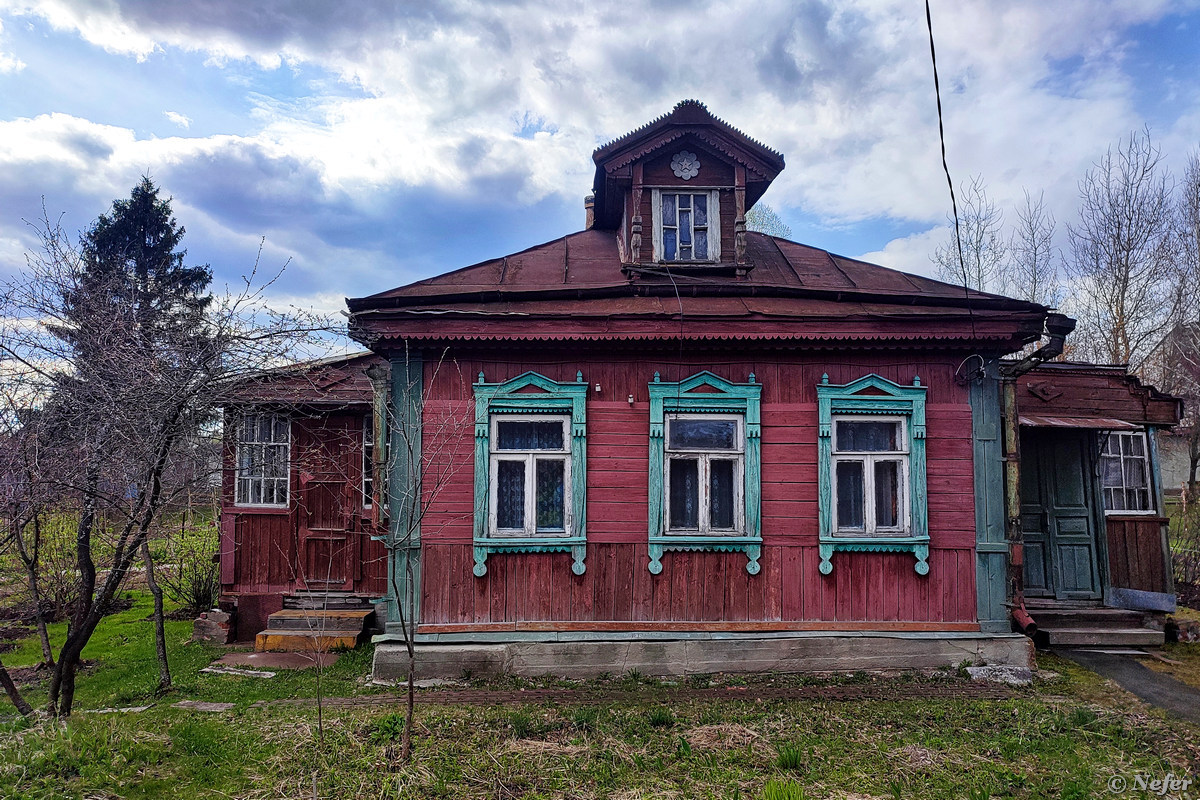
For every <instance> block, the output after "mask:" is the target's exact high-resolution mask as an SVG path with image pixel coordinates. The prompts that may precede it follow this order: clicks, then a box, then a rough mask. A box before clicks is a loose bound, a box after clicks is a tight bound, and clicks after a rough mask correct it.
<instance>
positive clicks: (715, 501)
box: [708, 459, 734, 530]
mask: <svg viewBox="0 0 1200 800" xmlns="http://www.w3.org/2000/svg"><path fill="white" fill-rule="evenodd" d="M733 465H734V462H733V461H728V460H725V459H713V460H712V461H710V462H709V464H708V470H709V474H708V502H709V504H710V505H711V509H710V512H709V524H710V526H711V527H712V528H714V529H715V528H723V529H725V530H732V528H733V475H734V469H733Z"/></svg>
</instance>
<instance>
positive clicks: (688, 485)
mask: <svg viewBox="0 0 1200 800" xmlns="http://www.w3.org/2000/svg"><path fill="white" fill-rule="evenodd" d="M669 463H670V465H671V497H670V506H671V528H672V529H678V528H692V529H695V528H699V527H700V525H699V521H700V513H699V506H700V462H699V461H698V460H697V459H694V458H672V459H671V460H670V462H669Z"/></svg>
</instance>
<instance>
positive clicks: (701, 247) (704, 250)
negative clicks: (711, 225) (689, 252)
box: [696, 230, 708, 259]
mask: <svg viewBox="0 0 1200 800" xmlns="http://www.w3.org/2000/svg"><path fill="white" fill-rule="evenodd" d="M696 258H698V259H699V258H708V231H706V230H697V231H696Z"/></svg>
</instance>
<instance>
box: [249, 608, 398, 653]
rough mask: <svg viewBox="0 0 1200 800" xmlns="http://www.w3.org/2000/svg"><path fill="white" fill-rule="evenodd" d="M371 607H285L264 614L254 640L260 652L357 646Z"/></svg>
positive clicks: (364, 631)
mask: <svg viewBox="0 0 1200 800" xmlns="http://www.w3.org/2000/svg"><path fill="white" fill-rule="evenodd" d="M374 613H375V609H374V608H373V607H367V608H365V609H364V608H338V609H330V608H324V609H306V608H285V609H283V610H282V611H276V612H275V613H274V614H272V615H271V616H269V617H267V629H266V630H265V631H260V632H259V634H258V636H256V637H255V640H254V649H255V650H256V651H258V652H260V653H266V652H295V653H327V652H329V651H330V650H334V649H338V648H346V649H352V648H354V647H357V646H358V645H359V644H360V643H361V642H362V641H363V640H364V639H365V638H366V634H367V626H368V624H369V623H370V618H371V617H372V616H373V615H374Z"/></svg>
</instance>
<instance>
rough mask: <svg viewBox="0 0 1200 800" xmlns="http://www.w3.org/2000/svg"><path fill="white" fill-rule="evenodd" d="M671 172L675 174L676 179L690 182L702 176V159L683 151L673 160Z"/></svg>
mask: <svg viewBox="0 0 1200 800" xmlns="http://www.w3.org/2000/svg"><path fill="white" fill-rule="evenodd" d="M671 171H672V172H674V173H675V177H677V178H683V179H684V180H685V181H690V180H691V179H692V178H694V177H696V176H697V175H699V174H700V159H699V158H697V157H696V154H695V153H689V152H688V151H687V150H682V151H680V152H678V153H676V154H675V156H674V157H673V158H672V159H671Z"/></svg>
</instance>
